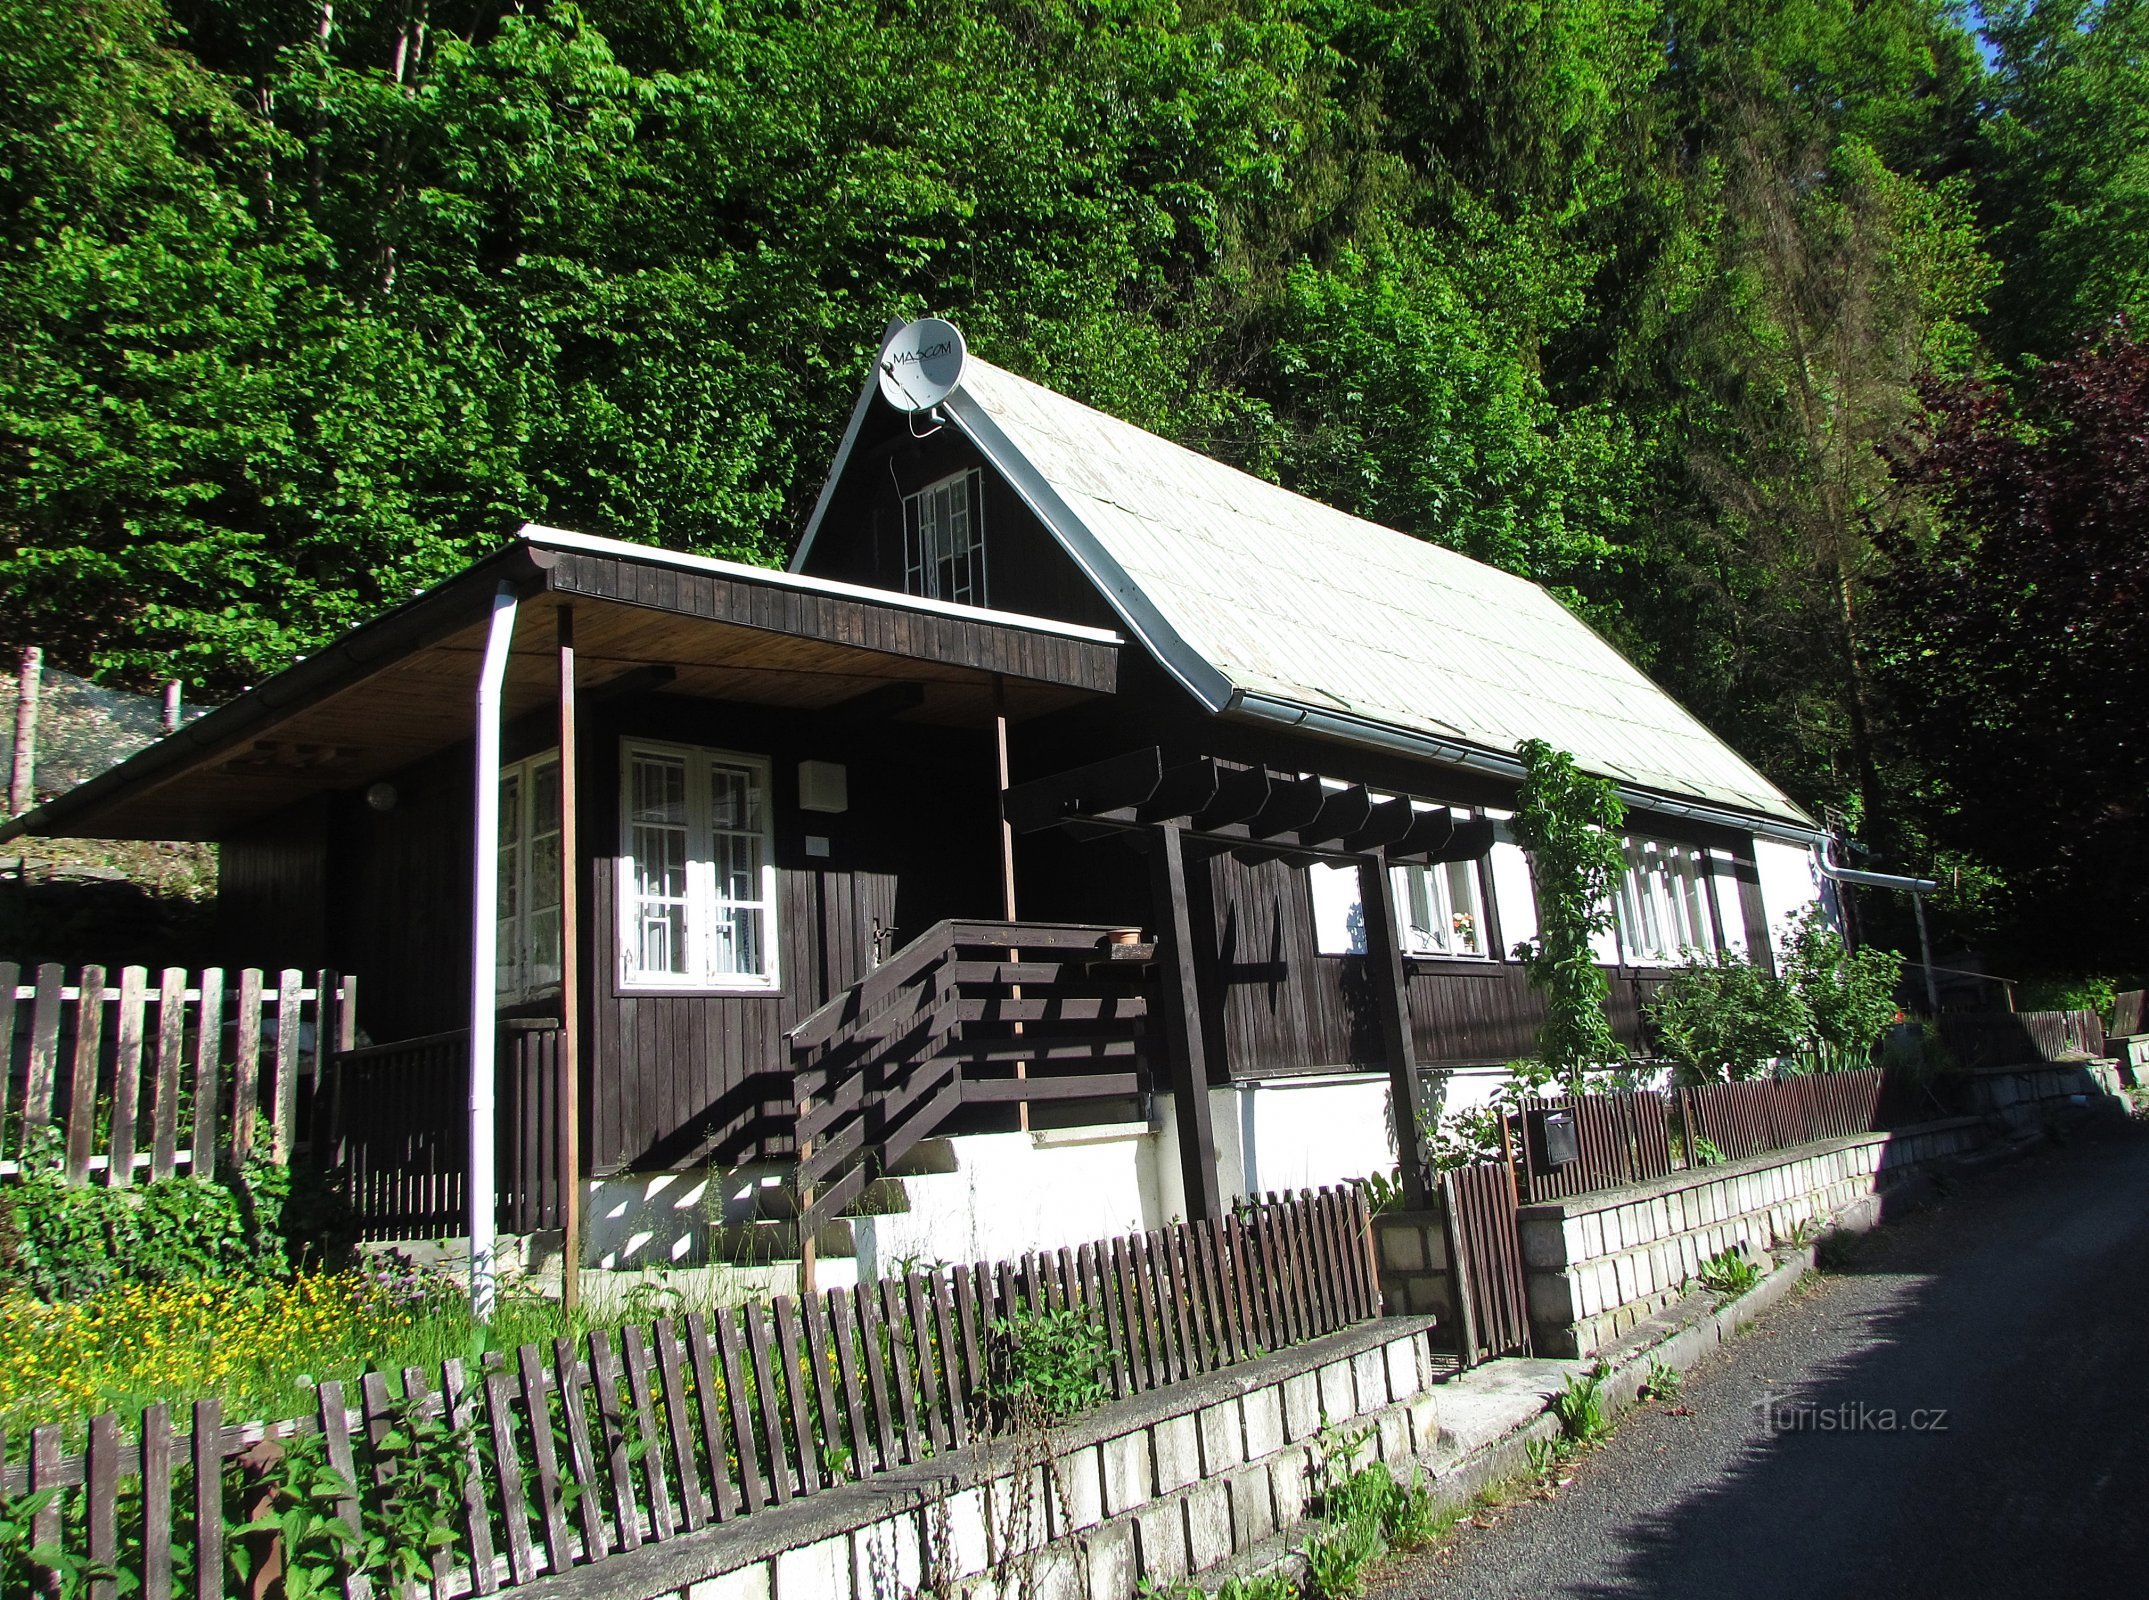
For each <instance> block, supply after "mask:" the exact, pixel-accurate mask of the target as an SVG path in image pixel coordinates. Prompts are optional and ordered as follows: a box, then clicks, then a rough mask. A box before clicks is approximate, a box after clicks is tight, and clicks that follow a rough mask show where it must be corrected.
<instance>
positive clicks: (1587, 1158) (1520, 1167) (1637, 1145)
mask: <svg viewBox="0 0 2149 1600" xmlns="http://www.w3.org/2000/svg"><path fill="white" fill-rule="evenodd" d="M1547 1116H1564V1117H1566V1118H1568V1119H1570V1120H1571V1122H1572V1124H1573V1127H1574V1135H1575V1150H1576V1155H1575V1159H1574V1160H1572V1161H1568V1162H1563V1163H1561V1164H1560V1165H1558V1166H1554V1165H1552V1164H1551V1163H1549V1162H1548V1161H1547V1160H1546V1159H1545V1151H1544V1148H1543V1144H1542V1140H1543V1137H1544V1134H1543V1123H1544V1119H1545V1118H1546V1117H1547ZM1508 1138H1509V1141H1510V1148H1511V1149H1512V1150H1513V1151H1514V1154H1515V1161H1516V1167H1517V1172H1518V1181H1519V1182H1520V1184H1521V1187H1522V1197H1523V1199H1524V1200H1564V1199H1565V1198H1566V1197H1567V1196H1569V1195H1575V1194H1583V1193H1585V1192H1587V1191H1588V1190H1591V1189H1613V1188H1617V1187H1618V1186H1619V1185H1620V1184H1623V1183H1640V1182H1642V1181H1644V1180H1645V1179H1649V1178H1661V1177H1663V1176H1664V1175H1665V1174H1667V1173H1668V1172H1670V1171H1671V1169H1672V1159H1671V1125H1670V1118H1669V1116H1668V1115H1667V1112H1666V1107H1665V1100H1664V1097H1663V1096H1662V1095H1661V1094H1658V1093H1657V1092H1656V1091H1655V1090H1653V1089H1642V1090H1637V1091H1634V1092H1632V1093H1628V1094H1585V1095H1579V1096H1577V1095H1546V1096H1541V1097H1540V1096H1533V1097H1531V1098H1529V1099H1526V1100H1524V1101H1522V1102H1521V1104H1520V1106H1519V1107H1518V1109H1517V1110H1516V1112H1515V1113H1514V1114H1513V1115H1511V1116H1510V1117H1509V1118H1508Z"/></svg>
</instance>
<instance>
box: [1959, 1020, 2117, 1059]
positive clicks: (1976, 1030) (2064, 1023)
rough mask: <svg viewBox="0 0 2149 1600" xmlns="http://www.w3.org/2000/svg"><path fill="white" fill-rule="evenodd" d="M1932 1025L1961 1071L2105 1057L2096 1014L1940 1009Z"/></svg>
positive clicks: (2100, 1023)
mask: <svg viewBox="0 0 2149 1600" xmlns="http://www.w3.org/2000/svg"><path fill="white" fill-rule="evenodd" d="M2136 1020H2137V1021H2138V1020H2139V1017H2138V1015H2137V1017H2136ZM1934 1021H1935V1022H1936V1023H1937V1025H1938V1026H1939V1029H1940V1038H1941V1042H1942V1043H1944V1044H1945V1045H1946V1046H1947V1047H1948V1049H1949V1050H1951V1051H1953V1052H1954V1054H1955V1059H1956V1060H1957V1061H1959V1062H1961V1063H1962V1065H1964V1066H1965V1067H2019V1066H2025V1065H2028V1064H2030V1063H2032V1062H2037V1061H2063V1060H2067V1059H2069V1058H2073V1059H2080V1058H2081V1057H2083V1056H2101V1055H2103V1054H2104V1019H2103V1018H2102V1017H2100V1016H2098V1015H2097V1013H2096V1012H2094V1011H1943V1012H1941V1013H1940V1015H1939V1016H1938V1017H1936V1018H1935V1019H1934Z"/></svg>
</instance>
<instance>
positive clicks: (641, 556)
mask: <svg viewBox="0 0 2149 1600" xmlns="http://www.w3.org/2000/svg"><path fill="white" fill-rule="evenodd" d="M516 537H517V538H519V539H522V540H524V541H525V542H527V543H529V544H533V545H541V546H543V547H544V548H546V549H548V550H579V551H581V552H583V553H584V554H587V555H593V556H619V557H621V558H623V559H625V560H629V561H641V562H646V563H648V564H650V565H652V566H660V567H677V568H678V569H680V570H681V571H682V572H706V573H709V574H710V575H711V576H713V577H719V578H732V579H739V580H743V581H745V582H747V583H758V584H764V585H766V586H767V587H769V588H772V589H791V590H795V591H797V592H798V593H800V594H822V595H828V596H830V597H831V598H833V599H839V600H864V601H867V602H869V603H870V604H873V605H877V606H895V607H898V608H900V609H902V610H905V611H922V612H924V613H925V614H926V615H928V616H935V617H947V618H949V619H950V620H952V621H955V622H994V623H998V624H1000V625H1001V626H1002V627H1008V628H1027V629H1028V630H1029V631H1030V632H1032V633H1053V634H1058V635H1059V636H1060V637H1061V638H1063V639H1082V640H1086V641H1088V642H1090V643H1092V644H1124V643H1126V640H1125V639H1124V638H1122V637H1121V636H1120V635H1119V634H1116V633H1114V632H1113V631H1112V630H1111V629H1109V628H1090V627H1085V626H1083V625H1082V624H1081V623H1078V622H1060V621H1056V620H1055V619H1053V618H1051V617H1033V616H1029V615H1027V614H1026V613H1024V612H1020V611H990V610H987V609H986V608H985V607H983V606H966V605H961V604H958V603H957V602H955V601H953V600H928V599H926V598H924V597H923V596H921V595H914V594H905V593H904V592H903V591H902V590H900V589H875V588H873V587H871V586H870V585H867V584H862V583H842V582H839V581H838V580H836V579H834V578H809V577H807V576H806V575H805V574H803V573H798V572H786V571H783V570H782V569H780V568H777V567H752V566H748V565H747V564H746V563H745V562H743V561H725V560H722V559H720V558H718V557H716V556H695V555H688V554H686V553H685V552H684V551H681V550H666V549H664V548H662V547H661V546H659V545H653V544H633V543H630V542H629V541H627V540H625V539H602V538H599V537H598V536H597V535H595V534H592V533H573V532H570V531H569V530H567V529H565V528H548V527H546V526H545V525H544V524H542V523H537V522H527V523H524V524H523V526H522V528H521V530H520V531H519V532H518V533H517V534H516Z"/></svg>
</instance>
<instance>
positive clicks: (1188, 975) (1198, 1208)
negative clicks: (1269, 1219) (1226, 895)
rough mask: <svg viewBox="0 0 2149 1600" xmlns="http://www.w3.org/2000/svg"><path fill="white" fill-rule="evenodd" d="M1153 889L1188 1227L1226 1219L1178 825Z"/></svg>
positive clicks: (1165, 826) (1156, 860)
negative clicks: (1210, 1112)
mask: <svg viewBox="0 0 2149 1600" xmlns="http://www.w3.org/2000/svg"><path fill="white" fill-rule="evenodd" d="M1149 883H1150V888H1151V892H1152V893H1153V895H1154V897H1155V900H1156V912H1157V920H1158V922H1159V923H1160V924H1161V926H1160V928H1159V932H1161V933H1162V935H1163V943H1164V948H1163V949H1162V950H1161V951H1159V952H1158V954H1159V955H1160V956H1161V957H1162V960H1161V961H1160V962H1159V965H1160V966H1161V967H1162V969H1163V977H1164V1031H1165V1035H1166V1038H1167V1041H1168V1043H1169V1045H1170V1050H1171V1078H1172V1085H1171V1088H1172V1103H1173V1106H1174V1108H1175V1109H1176V1111H1177V1113H1178V1121H1179V1176H1180V1180H1181V1182H1182V1184H1183V1185H1184V1187H1185V1190H1186V1213H1187V1220H1188V1221H1189V1222H1214V1221H1216V1220H1217V1219H1218V1218H1219V1217H1221V1216H1222V1215H1223V1214H1224V1206H1223V1200H1222V1198H1221V1195H1220V1193H1219V1190H1218V1187H1217V1181H1216V1135H1215V1133H1214V1132H1213V1131H1212V1130H1211V1128H1210V1126H1209V1063H1208V1052H1207V1049H1206V1047H1205V1045H1204V1042H1203V1034H1202V1027H1201V988H1200V983H1199V975H1198V973H1197V970H1196V968H1195V965H1194V931H1193V918H1192V917H1191V916H1190V915H1189V914H1188V912H1187V901H1186V846H1185V842H1184V840H1182V839H1181V837H1180V833H1179V824H1178V823H1176V822H1164V823H1159V824H1158V825H1157V829H1156V833H1155V835H1154V837H1153V840H1152V843H1151V845H1150V850H1149Z"/></svg>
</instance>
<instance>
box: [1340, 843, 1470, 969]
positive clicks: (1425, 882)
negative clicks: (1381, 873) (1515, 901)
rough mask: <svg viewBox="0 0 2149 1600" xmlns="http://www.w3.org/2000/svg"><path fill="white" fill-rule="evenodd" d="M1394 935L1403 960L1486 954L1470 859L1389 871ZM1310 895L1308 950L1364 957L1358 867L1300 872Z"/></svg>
mask: <svg viewBox="0 0 2149 1600" xmlns="http://www.w3.org/2000/svg"><path fill="white" fill-rule="evenodd" d="M1388 871H1389V877H1390V881H1391V882H1392V883H1393V885H1394V889H1395V912H1396V920H1397V921H1398V922H1399V923H1400V924H1401V926H1400V927H1399V928H1398V930H1397V932H1398V935H1399V936H1400V938H1401V940H1402V945H1403V953H1404V954H1405V955H1409V956H1483V955H1485V954H1487V953H1488V952H1487V948H1486V932H1485V901H1484V894H1483V891H1482V890H1481V888H1480V887H1479V883H1478V873H1477V863H1476V862H1474V861H1441V862H1435V863H1434V864H1432V865H1430V866H1407V867H1390V868H1389V869H1388ZM1306 877H1307V883H1308V885H1309V887H1310V888H1311V890H1312V894H1313V947H1314V949H1315V950H1317V951H1318V952H1319V953H1320V954H1322V955H1324V956H1357V955H1364V954H1365V948H1366V924H1365V905H1364V903H1363V901H1362V900H1361V898H1360V896H1359V884H1358V869H1357V868H1356V867H1350V866H1330V865H1328V864H1327V863H1325V862H1316V863H1315V864H1314V865H1312V866H1310V867H1308V868H1307V869H1306Z"/></svg>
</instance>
